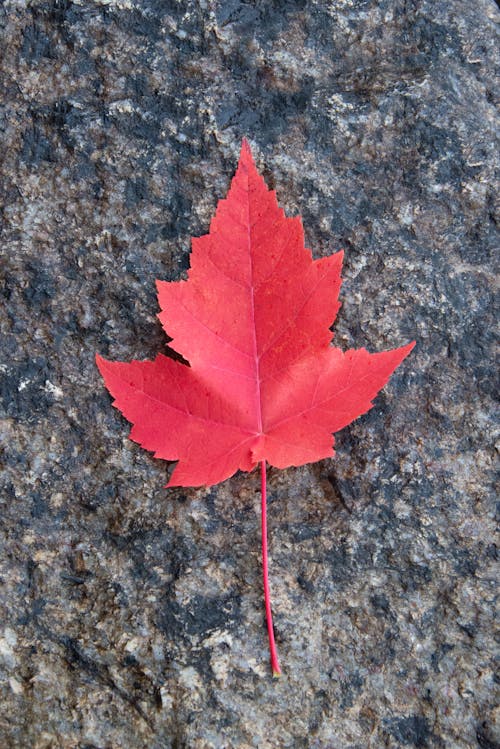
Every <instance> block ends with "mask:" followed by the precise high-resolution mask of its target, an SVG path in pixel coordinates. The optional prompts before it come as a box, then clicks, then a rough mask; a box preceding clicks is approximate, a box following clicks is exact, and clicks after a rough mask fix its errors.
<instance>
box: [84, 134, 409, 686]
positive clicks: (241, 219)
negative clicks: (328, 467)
mask: <svg viewBox="0 0 500 749" xmlns="http://www.w3.org/2000/svg"><path fill="white" fill-rule="evenodd" d="M342 257H343V253H342V252H338V253H337V254H335V255H332V256H330V257H326V258H321V259H319V260H313V259H312V256H311V252H310V251H309V250H308V249H306V248H305V247H304V235H303V229H302V223H301V220H300V217H295V218H287V217H286V216H285V214H284V212H283V210H282V209H281V208H279V206H278V204H277V201H276V195H275V192H274V191H273V190H268V189H267V187H266V184H265V182H264V180H263V179H262V177H261V176H260V175H259V174H258V172H257V170H256V168H255V164H254V162H253V159H252V154H251V152H250V148H249V146H248V143H247V142H246V141H243V145H242V149H241V155H240V160H239V164H238V169H237V171H236V174H235V176H234V178H233V180H232V183H231V187H230V190H229V193H228V196H227V198H226V199H225V200H221V201H220V202H219V204H218V206H217V211H216V214H215V216H214V218H213V219H212V222H211V224H210V232H209V234H206V235H205V236H202V237H198V238H195V239H193V242H192V253H191V268H190V270H189V271H188V280H187V281H176V282H164V281H158V282H157V286H158V299H159V303H160V307H161V309H162V312H161V314H160V315H159V318H160V320H161V322H162V324H163V327H164V328H165V331H166V332H167V333H168V335H169V336H171V337H172V341H171V342H170V346H171V347H172V348H173V349H174V350H175V351H177V352H178V353H179V354H181V355H182V356H183V357H184V359H186V360H187V361H188V362H189V364H190V366H187V365H186V364H182V363H180V362H178V361H174V360H173V359H171V358H169V357H167V356H164V355H163V354H158V356H157V357H156V358H155V359H154V361H132V362H131V363H125V362H110V361H106V360H105V359H103V358H102V357H100V356H97V364H98V367H99V369H100V372H101V374H102V376H103V377H104V380H105V383H106V387H107V388H108V390H109V392H110V393H111V395H112V396H113V398H114V399H115V400H114V403H113V405H115V406H116V407H117V408H118V409H120V411H121V412H122V413H123V415H124V416H125V417H126V418H127V419H128V420H129V421H130V422H132V423H133V427H132V430H131V432H130V438H131V439H133V440H135V441H136V442H138V443H139V444H140V445H142V447H144V448H146V449H147V450H152V451H154V455H155V457H156V458H164V459H166V460H177V461H178V463H177V466H176V468H175V470H174V472H173V473H172V476H171V479H170V482H169V483H168V486H200V485H205V486H210V485H212V484H217V483H219V482H220V481H223V480H224V479H226V478H228V477H229V476H232V475H233V474H234V473H235V471H237V470H238V469H240V470H243V471H251V470H252V469H253V468H254V467H255V466H257V465H258V464H260V465H261V467H262V489H263V492H262V521H263V529H262V535H263V562H264V582H265V593H266V613H267V619H268V629H269V637H270V642H271V656H272V665H273V671H274V673H279V672H280V670H279V665H278V661H277V657H276V652H275V648H274V636H273V630H272V623H271V610H270V603H269V591H268V584H267V546H266V514H265V465H266V462H268V463H270V464H271V465H273V466H275V467H277V468H287V467H288V466H299V465H302V464H304V463H310V462H314V461H317V460H321V459H322V458H328V457H332V456H333V455H334V450H333V446H334V438H333V436H332V433H333V432H336V431H338V430H339V429H342V427H344V426H346V425H347V424H349V423H350V422H351V421H353V420H354V419H355V418H357V417H358V416H360V415H361V414H363V413H365V412H366V411H368V410H369V409H370V408H371V406H372V400H373V398H374V397H375V395H376V394H377V393H378V391H379V390H380V389H381V388H382V387H383V386H384V385H385V384H386V382H387V380H388V378H389V376H390V375H391V373H392V372H393V371H394V370H395V368H396V367H397V366H398V364H400V363H401V361H402V360H403V359H404V358H405V356H406V355H407V354H408V353H409V352H410V351H411V349H412V348H413V346H414V343H410V344H408V345H407V346H403V347H401V348H398V349H393V350H391V351H384V352H382V353H377V354H370V353H368V352H367V351H366V350H365V349H356V350H350V351H346V352H345V353H344V352H342V351H341V350H340V349H338V348H334V347H333V346H331V345H330V344H331V340H332V333H331V331H330V329H329V327H330V325H331V324H332V322H333V320H334V319H335V316H336V314H337V311H338V309H339V306H340V305H339V302H338V301H337V296H338V292H339V289H340V284H341V279H340V270H341V264H342Z"/></svg>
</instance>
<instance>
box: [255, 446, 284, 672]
mask: <svg viewBox="0 0 500 749" xmlns="http://www.w3.org/2000/svg"><path fill="white" fill-rule="evenodd" d="M260 488H261V517H262V575H263V578H264V601H265V605H266V622H267V634H268V635H269V651H270V654H271V668H272V670H273V676H280V675H281V668H280V664H279V661H278V653H277V651H276V643H275V641H274V629H273V615H272V612H271V594H270V592H269V576H268V562H267V488H266V461H265V460H262V461H261V464H260Z"/></svg>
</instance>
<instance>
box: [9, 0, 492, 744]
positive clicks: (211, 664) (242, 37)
mask: <svg viewBox="0 0 500 749" xmlns="http://www.w3.org/2000/svg"><path fill="white" fill-rule="evenodd" d="M0 18H1V35H2V38H3V42H2V59H1V60H0V67H1V70H2V75H1V85H2V99H3V103H4V108H3V113H2V114H1V130H0V132H1V136H0V137H1V139H2V159H1V165H0V176H1V180H0V189H1V204H2V230H3V231H2V243H1V278H2V295H3V302H2V307H1V310H0V332H1V336H2V344H1V348H2V363H1V368H2V370H1V393H0V394H1V422H0V434H1V439H2V457H1V460H2V464H1V465H2V472H1V494H0V500H1V508H0V531H1V555H0V746H1V747H2V748H5V749H181V748H184V747H185V748H187V749H232V748H233V747H234V748H241V749H250V748H251V747H258V748H259V749H271V748H273V747H278V748H281V747H283V748H290V749H295V748H296V747H297V748H300V747H311V749H366V747H373V749H378V748H379V747H388V748H390V749H394V748H396V747H429V748H434V747H435V748H437V749H450V748H453V749H468V748H470V747H480V748H481V749H494V748H495V747H498V746H499V743H498V742H499V740H500V739H499V727H498V722H497V723H495V718H496V719H497V721H498V713H496V712H495V711H496V705H497V701H496V695H495V681H494V676H493V657H494V640H493V624H494V594H495V585H494V581H495V560H496V546H495V536H494V533H495V527H494V500H495V491H494V468H495V462H494V461H495V457H496V454H495V419H494V415H495V406H496V402H495V396H496V393H497V392H498V390H497V387H498V383H497V382H496V381H495V371H496V370H495V367H494V361H493V352H494V344H495V337H494V336H495V306H494V301H495V286H494V260H495V250H497V249H498V230H497V225H498V206H497V205H496V204H495V198H496V190H497V187H498V181H497V180H498V164H499V158H498V141H497V140H496V136H495V133H496V132H498V124H499V119H498V108H497V107H498V80H499V78H498V61H499V56H498V48H499V45H498V21H499V20H500V16H499V14H498V11H497V9H496V5H495V3H494V2H492V1H491V0H477V2H475V3H471V2H469V0H446V1H444V0H432V1H431V0H381V1H379V2H375V1H374V0H331V2H321V1H320V0H311V1H310V2H306V1H305V0H282V1H281V2H278V1H277V0H270V1H269V2H251V1H250V0H249V1H248V2H241V1H240V0H227V2H226V1H225V2H213V1H210V0H198V1H197V2H186V3H181V2H175V1H174V0H170V1H169V0H144V1H143V2H136V1H135V0H90V1H89V2H83V0H80V2H70V0H52V1H51V2H48V1H44V2H42V1H39V0H33V2H29V3H28V2H23V1H22V0H6V2H4V3H3V5H2V7H1V9H0ZM244 135H246V136H247V137H248V138H249V140H250V142H251V144H252V147H253V150H254V154H255V157H256V161H257V163H258V166H259V168H260V169H261V170H262V171H263V173H264V175H265V176H266V178H267V180H268V183H269V184H270V185H271V186H273V187H275V188H276V189H277V191H278V198H279V200H280V203H281V205H282V206H283V207H284V208H285V210H286V211H287V213H288V214H289V215H293V214H297V213H301V214H302V216H303V219H304V225H305V232H306V238H307V244H308V246H309V247H311V248H312V251H313V254H314V256H315V257H321V256H322V255H327V254H330V253H331V252H332V251H334V250H336V249H338V248H344V250H345V251H346V263H345V270H344V278H345V283H344V285H343V287H342V292H341V298H342V303H343V306H342V309H341V312H340V315H339V319H338V322H337V324H336V328H335V330H336V340H337V344H338V345H340V346H341V347H343V348H347V347H351V346H354V347H360V346H366V347H368V348H370V349H371V350H381V349H383V348H391V347H393V346H397V345H402V344H403V343H405V342H407V341H409V340H412V339H416V340H417V347H416V349H415V350H414V352H413V353H412V355H411V356H410V357H409V358H408V359H407V360H406V361H405V362H404V364H403V365H402V367H401V368H400V370H398V372H397V373H396V375H395V376H394V377H393V379H392V380H391V382H390V384H389V385H388V386H387V387H386V389H385V390H384V392H383V393H382V394H381V395H380V396H379V398H378V399H377V401H376V405H375V407H374V408H373V409H372V411H371V412H370V413H369V414H367V415H366V416H365V417H363V418H361V419H360V420H359V421H357V422H356V423H355V424H353V425H352V426H350V427H348V428H346V429H345V430H344V431H342V432H341V433H340V434H339V435H338V436H337V456H336V458H335V459H333V460H330V461H323V462H321V463H317V464H314V465H308V466H303V467H301V468H296V469H290V470H286V471H276V470H272V469H271V470H270V471H269V477H268V481H269V494H270V507H269V527H270V550H271V561H270V565H271V586H272V592H273V599H274V611H275V624H276V631H277V639H278V645H279V650H280V654H281V659H282V665H283V669H284V676H283V678H282V679H281V680H279V681H276V680H272V679H271V678H270V676H269V668H268V654H267V642H266V633H265V625H264V615H263V606H262V595H261V570H260V550H259V488H260V487H259V477H258V475H257V474H256V473H252V474H249V475H243V474H237V475H235V476H234V477H233V478H231V479H230V480H228V481H226V482H224V483H223V484H221V485H220V486H217V487H214V488H211V489H209V490H206V489H188V490H180V489H177V490H165V489H164V488H163V486H164V484H165V480H166V476H167V474H168V471H169V470H170V467H169V466H168V465H167V464H166V463H162V462H159V461H155V460H154V459H153V458H152V457H151V456H150V455H149V454H148V453H147V452H145V451H143V450H141V449H140V448H139V447H138V446H137V445H135V444H134V443H132V442H130V441H129V440H128V439H127V435H128V431H129V430H128V425H127V424H126V422H125V421H124V420H123V419H122V418H121V416H120V415H119V414H118V412H117V411H115V410H114V409H113V408H112V407H111V401H110V398H109V396H108V394H107V392H106V391H105V389H104V387H103V385H102V382H101V380H100V378H99V376H98V372H97V369H96V367H95V364H94V355H95V352H96V351H99V352H100V353H102V354H103V355H105V356H109V357H110V358H113V359H123V360H130V359H132V358H151V357H152V356H154V354H155V353H156V352H157V351H159V350H161V349H162V348H163V347H164V346H165V343H166V339H165V336H164V333H163V332H162V330H161V327H160V324H159V322H158V320H157V318H156V312H157V304H156V298H155V290H154V280H155V279H156V278H161V279H166V280H173V279H179V278H182V277H183V274H184V273H185V271H186V269H187V268H188V264H189V249H190V237H191V236H192V235H200V234H203V233H205V232H206V231H207V229H208V225H209V222H210V218H211V216H212V214H213V211H214V208H215V205H216V202H217V200H218V199H219V198H221V197H223V196H224V194H225V192H226V190H227V187H228V183H229V180H230V177H231V175H232V173H233V170H234V168H235V166H236V162H237V156H238V151H239V145H240V142H241V138H242V136H244Z"/></svg>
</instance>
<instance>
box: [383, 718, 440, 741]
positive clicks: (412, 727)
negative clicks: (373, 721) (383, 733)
mask: <svg viewBox="0 0 500 749" xmlns="http://www.w3.org/2000/svg"><path fill="white" fill-rule="evenodd" d="M386 724H387V726H388V728H389V732H390V733H391V735H392V736H394V738H395V739H396V741H400V742H401V744H403V746H416V747H425V746H429V741H430V740H431V738H432V732H431V730H430V728H429V722H428V720H427V718H424V717H423V716H422V715H409V716H404V717H400V718H393V719H391V720H388V721H387V722H386Z"/></svg>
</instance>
